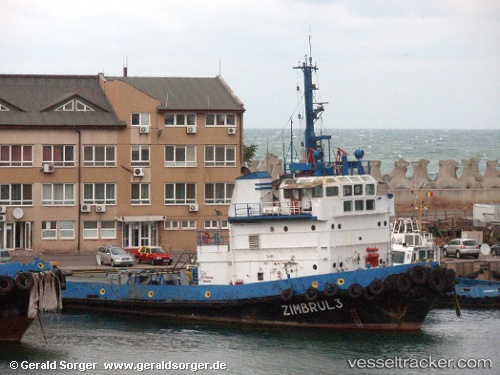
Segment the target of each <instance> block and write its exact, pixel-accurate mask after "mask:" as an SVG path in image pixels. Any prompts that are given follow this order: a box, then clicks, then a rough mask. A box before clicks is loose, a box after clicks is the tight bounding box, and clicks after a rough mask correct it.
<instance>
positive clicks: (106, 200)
mask: <svg viewBox="0 0 500 375" xmlns="http://www.w3.org/2000/svg"><path fill="white" fill-rule="evenodd" d="M83 203H87V204H110V205H114V204H116V184H114V183H108V184H105V183H99V184H83Z"/></svg>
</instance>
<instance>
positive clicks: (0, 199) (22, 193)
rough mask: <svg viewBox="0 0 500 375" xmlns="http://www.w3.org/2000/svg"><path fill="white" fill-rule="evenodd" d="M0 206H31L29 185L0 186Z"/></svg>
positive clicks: (31, 197) (31, 188)
mask: <svg viewBox="0 0 500 375" xmlns="http://www.w3.org/2000/svg"><path fill="white" fill-rule="evenodd" d="M0 204H2V205H6V206H32V205H33V186H32V185H31V184H0Z"/></svg>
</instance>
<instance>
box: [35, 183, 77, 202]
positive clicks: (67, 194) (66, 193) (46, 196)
mask: <svg viewBox="0 0 500 375" xmlns="http://www.w3.org/2000/svg"><path fill="white" fill-rule="evenodd" d="M74 204H75V185H74V184H43V185H42V205H43V206H57V205H63V206H65V205H74Z"/></svg>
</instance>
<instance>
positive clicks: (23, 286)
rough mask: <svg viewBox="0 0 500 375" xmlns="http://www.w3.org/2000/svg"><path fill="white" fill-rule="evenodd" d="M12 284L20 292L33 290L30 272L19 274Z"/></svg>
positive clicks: (33, 281) (33, 282)
mask: <svg viewBox="0 0 500 375" xmlns="http://www.w3.org/2000/svg"><path fill="white" fill-rule="evenodd" d="M14 283H15V284H16V287H17V288H18V289H20V290H30V289H31V288H33V285H34V284H35V280H34V279H33V275H32V274H31V273H30V272H19V273H18V274H17V275H16V278H15V279H14Z"/></svg>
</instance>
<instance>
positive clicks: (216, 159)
mask: <svg viewBox="0 0 500 375" xmlns="http://www.w3.org/2000/svg"><path fill="white" fill-rule="evenodd" d="M234 166H236V146H222V145H221V146H205V167H234Z"/></svg>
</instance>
